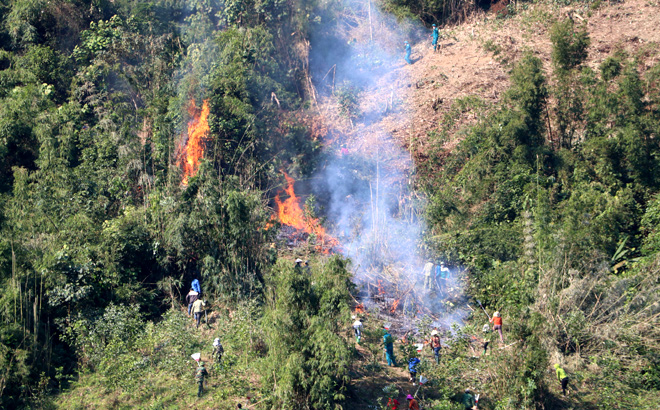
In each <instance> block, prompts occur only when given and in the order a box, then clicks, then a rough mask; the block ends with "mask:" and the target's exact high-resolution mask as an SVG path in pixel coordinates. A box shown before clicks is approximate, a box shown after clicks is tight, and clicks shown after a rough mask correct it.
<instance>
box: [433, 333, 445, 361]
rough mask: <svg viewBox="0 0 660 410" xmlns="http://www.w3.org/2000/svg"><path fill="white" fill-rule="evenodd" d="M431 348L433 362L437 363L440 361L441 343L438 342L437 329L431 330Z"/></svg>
mask: <svg viewBox="0 0 660 410" xmlns="http://www.w3.org/2000/svg"><path fill="white" fill-rule="evenodd" d="M430 345H431V349H433V356H435V363H436V364H439V363H440V349H442V345H441V344H440V335H439V334H438V331H437V330H433V331H432V332H431V343H430Z"/></svg>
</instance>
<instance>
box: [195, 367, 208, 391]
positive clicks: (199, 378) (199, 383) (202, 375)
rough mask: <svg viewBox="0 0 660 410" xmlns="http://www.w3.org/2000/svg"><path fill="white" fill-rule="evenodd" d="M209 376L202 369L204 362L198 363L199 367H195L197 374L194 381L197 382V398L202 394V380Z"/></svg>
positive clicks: (204, 369)
mask: <svg viewBox="0 0 660 410" xmlns="http://www.w3.org/2000/svg"><path fill="white" fill-rule="evenodd" d="M208 375H209V372H208V371H206V368H205V367H204V362H202V361H200V362H199V366H198V367H197V373H195V380H196V381H197V386H198V387H197V397H202V393H203V392H204V378H205V377H206V376H208Z"/></svg>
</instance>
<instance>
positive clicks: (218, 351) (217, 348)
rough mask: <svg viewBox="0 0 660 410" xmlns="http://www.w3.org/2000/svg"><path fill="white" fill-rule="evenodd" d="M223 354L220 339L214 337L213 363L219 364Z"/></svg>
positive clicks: (223, 350)
mask: <svg viewBox="0 0 660 410" xmlns="http://www.w3.org/2000/svg"><path fill="white" fill-rule="evenodd" d="M224 353H225V349H224V347H222V343H220V338H219V337H216V338H215V340H214V341H213V362H214V363H220V362H221V361H222V355H223V354H224Z"/></svg>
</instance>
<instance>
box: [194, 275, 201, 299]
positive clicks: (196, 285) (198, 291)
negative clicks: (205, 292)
mask: <svg viewBox="0 0 660 410" xmlns="http://www.w3.org/2000/svg"><path fill="white" fill-rule="evenodd" d="M191 287H192V289H193V290H194V291H195V292H197V293H199V294H200V295H201V294H202V287H201V286H199V281H198V280H197V278H195V279H193V281H192V284H191Z"/></svg>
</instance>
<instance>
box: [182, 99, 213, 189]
mask: <svg viewBox="0 0 660 410" xmlns="http://www.w3.org/2000/svg"><path fill="white" fill-rule="evenodd" d="M188 113H189V114H190V116H191V120H190V121H189V122H188V139H187V140H186V145H185V146H184V147H183V148H182V150H181V160H180V165H181V167H182V168H183V180H182V181H181V183H182V184H183V185H188V178H190V177H193V176H195V174H197V170H198V169H199V163H200V161H201V160H202V157H204V143H205V141H206V139H207V137H208V135H209V132H210V130H211V129H210V128H209V121H208V117H209V100H204V103H203V104H202V109H201V110H200V109H198V108H197V106H196V105H195V100H191V101H190V106H189V107H188Z"/></svg>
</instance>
